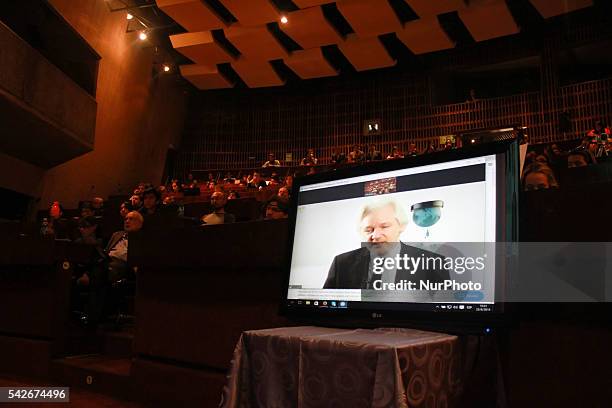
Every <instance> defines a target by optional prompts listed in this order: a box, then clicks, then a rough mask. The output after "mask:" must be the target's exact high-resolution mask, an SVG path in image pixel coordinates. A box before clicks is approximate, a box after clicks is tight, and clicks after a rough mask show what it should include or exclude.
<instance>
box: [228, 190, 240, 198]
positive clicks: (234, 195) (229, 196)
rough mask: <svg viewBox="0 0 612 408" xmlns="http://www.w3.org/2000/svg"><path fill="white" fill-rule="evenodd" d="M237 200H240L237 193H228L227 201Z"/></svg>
mask: <svg viewBox="0 0 612 408" xmlns="http://www.w3.org/2000/svg"><path fill="white" fill-rule="evenodd" d="M238 198H240V194H238V192H237V191H230V192H229V194H228V195H227V199H228V200H236V199H238Z"/></svg>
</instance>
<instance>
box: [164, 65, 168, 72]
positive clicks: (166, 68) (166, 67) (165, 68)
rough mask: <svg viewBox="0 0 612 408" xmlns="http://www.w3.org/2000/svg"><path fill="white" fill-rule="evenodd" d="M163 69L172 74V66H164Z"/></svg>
mask: <svg viewBox="0 0 612 408" xmlns="http://www.w3.org/2000/svg"><path fill="white" fill-rule="evenodd" d="M163 69H164V72H170V65H168V64H164V66H163Z"/></svg>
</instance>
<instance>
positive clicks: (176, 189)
mask: <svg viewBox="0 0 612 408" xmlns="http://www.w3.org/2000/svg"><path fill="white" fill-rule="evenodd" d="M170 190H171V191H172V192H173V193H177V194H178V193H180V192H181V185H180V184H179V182H178V180H172V184H170Z"/></svg>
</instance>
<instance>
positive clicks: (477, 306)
mask: <svg viewBox="0 0 612 408" xmlns="http://www.w3.org/2000/svg"><path fill="white" fill-rule="evenodd" d="M286 306H287V308H288V309H294V310H300V311H307V310H318V309H323V310H326V311H327V310H329V311H333V310H338V311H343V310H361V311H363V310H386V311H411V312H453V313H454V312H457V313H494V312H496V311H497V310H496V305H495V304H493V303H465V302H463V303H394V302H384V303H381V302H358V301H357V302H356V301H349V300H329V299H326V300H315V299H311V300H307V299H289V300H287V301H286Z"/></svg>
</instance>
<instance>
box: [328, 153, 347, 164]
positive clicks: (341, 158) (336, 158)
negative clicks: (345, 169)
mask: <svg viewBox="0 0 612 408" xmlns="http://www.w3.org/2000/svg"><path fill="white" fill-rule="evenodd" d="M331 162H332V164H342V163H346V154H344V153H343V152H340V153H336V150H332V154H331Z"/></svg>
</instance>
